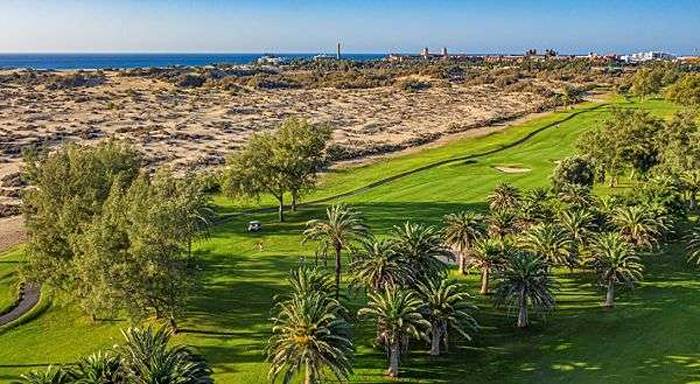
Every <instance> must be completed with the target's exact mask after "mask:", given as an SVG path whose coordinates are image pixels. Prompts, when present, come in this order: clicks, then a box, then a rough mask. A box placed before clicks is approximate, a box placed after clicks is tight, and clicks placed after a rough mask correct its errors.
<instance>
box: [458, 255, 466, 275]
mask: <svg viewBox="0 0 700 384" xmlns="http://www.w3.org/2000/svg"><path fill="white" fill-rule="evenodd" d="M466 263H467V260H466V257H464V252H462V251H459V274H460V275H464V274H465V264H466Z"/></svg>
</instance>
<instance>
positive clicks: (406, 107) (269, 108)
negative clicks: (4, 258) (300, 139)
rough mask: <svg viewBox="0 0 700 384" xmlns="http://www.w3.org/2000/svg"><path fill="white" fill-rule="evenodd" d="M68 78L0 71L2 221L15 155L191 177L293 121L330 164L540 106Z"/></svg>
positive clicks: (391, 90)
mask: <svg viewBox="0 0 700 384" xmlns="http://www.w3.org/2000/svg"><path fill="white" fill-rule="evenodd" d="M71 76H73V77H71ZM74 77H75V76H74V75H72V74H71V73H70V72H62V73H58V72H57V73H50V74H47V75H43V76H40V77H36V76H34V75H32V76H29V77H28V76H26V74H23V73H21V72H20V73H19V74H18V72H9V71H4V72H3V71H0V217H3V216H11V215H13V214H16V213H17V207H15V205H16V204H17V202H18V193H19V192H18V191H19V189H20V188H21V187H22V183H21V180H20V179H19V178H18V173H19V172H20V170H21V165H22V160H21V158H22V156H21V152H22V149H23V148H24V147H28V146H35V145H48V146H58V145H61V144H62V143H66V142H74V141H77V142H83V143H89V142H95V141H96V140H100V139H103V138H105V137H118V138H122V139H125V140H128V141H130V142H132V143H133V144H134V145H136V146H137V147H138V148H140V149H141V150H142V151H143V152H144V153H145V155H146V158H147V160H148V161H149V163H151V164H154V165H156V164H171V165H174V166H176V167H181V168H199V167H207V166H214V165H219V164H222V163H223V162H224V159H225V157H226V155H227V154H229V153H231V152H232V151H235V150H236V149H237V148H238V147H240V146H241V145H242V144H243V143H244V142H245V140H246V138H247V137H248V135H250V134H251V133H252V132H255V131H259V130H264V129H270V128H273V127H275V126H276V125H277V124H279V123H280V122H281V121H282V120H283V119H285V118H286V117H289V116H300V117H304V118H308V119H309V120H311V121H312V122H319V123H320V122H323V123H329V124H330V125H331V126H332V127H333V128H334V139H333V140H334V147H335V149H336V151H335V152H336V153H337V156H338V158H339V159H350V158H357V157H362V156H367V155H371V154H376V153H382V152H389V151H393V150H398V149H403V148H406V147H410V146H413V145H416V144H421V143H425V142H429V141H433V140H435V139H437V138H439V137H440V136H442V135H445V134H448V133H455V132H460V131H464V130H468V129H471V128H475V127H479V126H484V125H488V124H491V123H493V122H497V121H503V120H507V119H511V118H515V117H519V116H522V115H524V114H526V113H530V112H535V111H540V110H542V108H543V106H544V105H545V104H546V102H547V100H546V98H545V97H543V96H541V95H538V94H536V93H532V92H528V91H525V90H519V91H517V90H510V91H509V90H507V89H504V88H503V87H499V86H496V85H493V84H479V85H468V84H466V83H459V84H454V83H448V82H439V83H436V84H435V85H434V86H431V87H428V88H427V89H422V90H418V91H410V90H404V89H401V88H399V87H396V86H382V87H375V88H369V89H336V88H315V89H261V88H257V87H247V86H243V87H238V86H237V87H235V88H234V89H225V88H214V87H199V88H187V87H182V86H178V85H177V84H174V83H173V82H169V81H164V80H163V79H159V78H153V77H148V76H124V75H123V73H121V72H119V71H106V72H104V73H100V77H99V78H97V79H93V78H89V77H88V78H87V79H82V78H81V79H80V81H77V80H75V78H74ZM28 79H30V80H28ZM47 79H50V80H47ZM553 86H554V85H553Z"/></svg>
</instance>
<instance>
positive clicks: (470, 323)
mask: <svg viewBox="0 0 700 384" xmlns="http://www.w3.org/2000/svg"><path fill="white" fill-rule="evenodd" d="M418 294H419V295H420V296H421V299H422V300H423V309H424V311H425V314H424V317H425V319H426V320H428V322H430V324H431V327H430V331H429V336H430V339H431V344H430V355H432V356H438V355H440V344H441V343H442V344H444V346H445V351H447V349H448V345H449V343H448V335H449V331H450V330H453V331H455V332H457V333H458V334H459V335H461V336H462V337H464V338H465V339H467V340H471V335H470V334H469V333H470V332H474V331H476V330H477V329H478V324H477V322H476V320H475V319H474V318H473V317H472V315H471V313H470V312H472V311H475V310H476V309H477V308H476V306H474V305H472V304H470V303H469V300H470V296H469V294H468V293H467V292H466V291H465V289H464V286H463V285H462V284H458V283H456V282H454V281H450V280H448V279H443V280H442V281H440V282H434V281H428V282H426V283H425V284H420V285H418Z"/></svg>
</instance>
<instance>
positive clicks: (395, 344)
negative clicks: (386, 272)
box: [358, 287, 431, 377]
mask: <svg viewBox="0 0 700 384" xmlns="http://www.w3.org/2000/svg"><path fill="white" fill-rule="evenodd" d="M421 306H422V303H421V301H420V298H419V297H418V296H417V295H416V294H415V293H413V292H412V291H408V290H402V289H396V288H389V287H387V288H385V289H384V291H383V292H377V293H372V292H370V293H369V303H368V304H367V307H365V308H362V309H360V310H359V312H358V315H359V316H368V317H371V318H374V319H375V320H376V322H377V334H378V335H379V339H380V342H381V343H382V344H383V345H384V347H385V348H386V349H387V355H388V357H389V369H388V370H387V375H389V376H390V377H398V376H399V361H400V355H401V353H402V352H406V351H407V350H408V346H409V339H410V338H411V337H413V338H416V339H425V338H426V330H427V329H430V327H431V324H430V322H429V321H427V320H426V319H425V318H423V315H422V314H421V312H420V308H421Z"/></svg>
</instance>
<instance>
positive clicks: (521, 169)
mask: <svg viewBox="0 0 700 384" xmlns="http://www.w3.org/2000/svg"><path fill="white" fill-rule="evenodd" d="M494 168H496V169H497V170H499V171H501V172H503V173H527V172H530V171H531V169H530V168H524V167H516V166H512V165H502V166H496V167H494Z"/></svg>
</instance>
